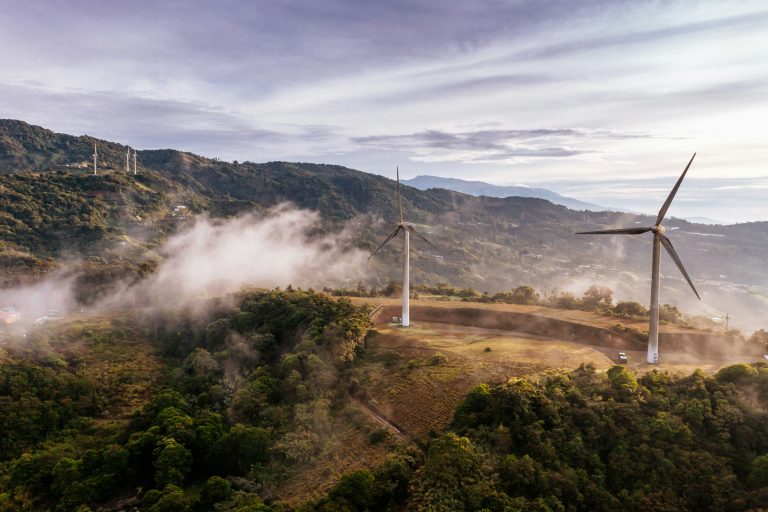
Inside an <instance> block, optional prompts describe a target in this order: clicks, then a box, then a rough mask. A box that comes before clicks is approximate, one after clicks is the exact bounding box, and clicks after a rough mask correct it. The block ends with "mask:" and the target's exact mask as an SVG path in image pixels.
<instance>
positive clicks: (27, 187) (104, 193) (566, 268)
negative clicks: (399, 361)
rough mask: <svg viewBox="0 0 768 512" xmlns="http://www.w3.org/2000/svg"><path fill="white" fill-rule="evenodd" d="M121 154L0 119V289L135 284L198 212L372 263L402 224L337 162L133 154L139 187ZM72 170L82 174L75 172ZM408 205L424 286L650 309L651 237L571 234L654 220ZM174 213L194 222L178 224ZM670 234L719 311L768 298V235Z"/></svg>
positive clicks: (389, 195)
mask: <svg viewBox="0 0 768 512" xmlns="http://www.w3.org/2000/svg"><path fill="white" fill-rule="evenodd" d="M94 142H95V143H96V144H98V147H99V161H100V163H99V168H100V171H99V173H98V175H96V176H94V175H93V173H92V170H91V169H89V168H88V167H87V164H88V161H89V159H91V158H92V157H91V154H92V151H93V143H94ZM8 148H10V149H11V150H9V149H8ZM126 149H127V146H126V145H123V144H119V143H114V142H109V141H101V140H98V139H94V138H93V137H89V136H81V137H75V136H71V135H66V134H55V133H54V132H52V131H50V130H46V129H45V128H41V127H35V126H33V125H28V124H27V123H24V122H19V121H0V191H2V193H3V194H4V197H5V198H6V199H7V200H6V201H4V202H3V203H2V204H1V205H0V269H2V270H3V273H2V277H3V279H2V283H0V286H2V285H3V283H5V285H7V284H9V283H13V282H17V281H18V280H19V279H22V277H21V276H22V275H25V276H30V275H31V276H39V275H43V274H45V273H47V272H49V271H50V270H51V269H52V268H56V267H57V266H60V265H61V262H62V261H64V259H66V258H68V257H70V256H71V255H75V256H76V257H77V258H80V259H84V260H86V261H89V262H91V263H89V265H91V267H94V268H97V269H103V272H104V273H105V277H104V279H107V278H109V276H117V275H122V274H121V273H122V272H123V271H125V272H128V273H129V274H131V275H134V276H136V278H139V277H141V276H143V275H145V274H146V273H147V272H151V271H152V268H154V265H156V264H157V261H158V260H157V258H159V257H161V256H158V255H157V254H156V252H155V249H156V248H157V247H158V246H159V245H160V244H162V242H163V241H164V240H166V239H167V238H168V237H169V236H171V235H172V234H173V233H175V232H176V231H178V230H180V229H184V226H187V225H188V223H189V222H190V221H191V220H192V218H193V217H194V216H195V215H198V214H204V215H207V216H209V217H211V218H213V219H217V218H218V219H226V218H230V217H235V216H238V215H242V214H246V213H250V212H259V215H268V212H269V211H270V210H271V209H272V208H273V207H275V206H277V205H279V204H282V203H286V202H289V203H292V204H294V205H296V206H297V207H299V208H302V209H306V210H313V211H316V212H317V213H318V214H319V217H320V219H321V221H322V225H321V227H319V228H318V229H319V230H320V231H322V232H326V233H329V232H339V231H341V230H344V229H349V230H350V232H351V233H353V235H354V236H353V237H352V238H351V239H353V240H355V242H354V245H355V246H356V247H357V248H358V249H362V250H364V251H370V250H372V249H373V248H374V247H376V246H378V244H379V243H381V241H382V240H383V239H384V238H385V237H386V236H387V234H388V233H389V232H390V231H391V227H390V226H391V225H392V224H393V223H396V222H397V213H396V212H397V206H396V183H395V182H394V180H392V179H389V178H385V177H382V176H377V175H375V174H371V173H367V172H363V171H359V170H354V169H349V168H346V167H343V166H338V165H330V164H313V163H296V162H267V163H253V162H241V163H232V162H224V161H221V160H216V159H211V158H206V157H203V156H199V155H195V154H192V153H188V152H183V151H177V150H173V149H161V150H140V151H138V168H139V172H138V174H137V175H133V174H132V173H126V172H125V170H124V169H125V151H126ZM77 162H83V163H84V164H85V165H86V167H71V166H69V167H68V165H71V164H73V163H77ZM402 197H403V206H404V210H405V214H406V220H408V221H409V222H414V223H416V224H418V225H419V227H420V229H419V230H420V232H422V233H424V234H425V236H426V237H427V238H429V239H430V241H431V242H432V243H434V244H435V245H436V247H438V249H437V250H433V249H431V248H429V247H422V246H421V245H420V244H419V243H418V241H416V243H415V244H413V251H414V252H413V254H412V259H411V262H412V265H413V268H412V271H413V276H414V279H417V280H418V281H419V282H424V283H432V284H437V283H441V282H447V283H452V284H455V285H459V286H464V287H472V288H475V289H477V290H481V291H488V292H490V293H493V292H496V291H501V290H505V289H506V290H508V289H512V288H514V287H516V286H518V285H520V284H530V285H533V286H536V287H538V288H540V289H547V290H549V289H552V288H557V289H560V290H563V289H571V288H573V289H574V290H578V288H576V287H577V286H581V287H582V291H583V289H585V288H586V286H585V285H584V284H578V283H585V284H587V285H588V284H589V283H591V282H603V283H608V284H610V286H611V287H613V288H614V290H615V291H616V293H617V295H618V296H621V297H623V298H632V299H633V300H641V301H643V302H645V300H646V298H647V295H646V291H645V289H644V287H645V286H646V281H645V275H646V274H647V266H648V263H649V258H650V256H649V254H648V250H647V244H646V243H644V240H643V239H642V237H624V239H622V240H617V239H616V238H615V237H576V236H574V235H573V233H575V232H577V231H587V230H590V229H598V228H602V227H623V226H632V225H634V224H644V225H647V223H649V222H652V220H653V219H652V218H651V217H650V216H644V215H636V214H632V213H625V212H610V211H602V212H590V214H586V213H585V212H579V211H574V210H570V209H568V208H566V207H565V206H561V205H556V204H553V203H552V202H550V201H547V200H545V199H539V198H526V197H507V198H497V197H487V196H473V195H469V194H464V193H460V192H456V191H451V190H447V189H436V188H433V189H428V190H419V189H417V188H414V187H411V186H408V185H407V184H404V186H403V187H402ZM178 205H183V206H186V207H187V210H186V211H188V212H189V213H190V214H191V215H189V216H183V215H182V216H176V215H174V209H175V208H176V207H177V206H178ZM666 226H667V228H668V229H670V230H672V231H674V235H673V236H674V242H675V244H676V247H677V248H678V251H679V252H680V255H681V258H682V259H683V260H684V261H685V264H686V268H687V269H688V270H689V273H690V274H691V275H692V277H693V279H694V280H695V281H696V282H697V286H698V285H699V283H701V286H702V288H703V289H704V291H705V293H707V291H708V290H709V291H711V292H715V291H717V293H716V294H713V296H714V297H715V298H717V297H719V296H720V295H722V292H721V290H724V289H725V290H730V289H732V290H734V291H733V293H734V294H735V295H733V297H730V296H729V297H730V298H726V297H725V295H723V298H722V299H718V300H719V302H715V303H714V304H713V306H714V307H716V308H718V309H719V310H720V311H725V310H726V308H729V310H730V311H731V313H732V314H731V316H732V317H733V316H734V314H735V309H734V307H735V306H733V304H734V303H738V302H739V301H742V302H750V301H758V302H759V303H760V304H762V301H763V299H762V298H761V297H763V296H766V297H768V279H766V275H765V273H764V272H763V271H762V268H763V255H764V254H765V252H767V251H768V223H765V222H763V223H759V222H757V223H747V224H738V225H732V226H709V225H702V224H692V223H690V222H687V221H685V220H681V219H675V218H672V219H669V220H668V221H667V223H666ZM712 235H715V236H712ZM126 240H128V242H127V245H125V244H123V242H125V241H126ZM395 245H397V244H395ZM126 247H129V248H130V250H127V249H126ZM735 247H738V258H735V257H734V255H735V254H736V252H735V249H734V248H735ZM398 251H399V247H396V246H392V247H390V246H388V247H385V248H384V249H383V251H382V254H381V255H380V256H377V257H376V258H373V259H372V260H370V262H371V263H370V264H371V265H372V266H371V269H370V271H369V276H368V279H370V280H371V283H370V284H372V285H375V286H385V285H386V284H387V282H388V281H389V280H396V279H398V278H399V273H400V268H399V258H398V257H397V253H398ZM68 255H69V256H68ZM666 265H667V263H664V264H663V266H664V267H665V268H666ZM663 271H664V270H663ZM722 276H727V277H725V278H724V277H722ZM684 284H685V283H684V282H682V281H680V282H678V281H677V280H676V279H675V277H674V275H673V274H672V273H670V276H669V277H668V278H667V279H665V280H664V286H665V288H666V289H671V290H672V291H673V292H674V293H673V294H672V295H668V299H664V300H669V301H681V302H682V303H683V304H684V305H685V306H686V307H691V308H694V307H696V305H695V304H693V303H690V304H689V303H687V302H686V301H687V300H688V299H689V297H688V296H687V293H688V292H687V289H686V288H685V287H684V286H682V285H684ZM749 287H752V288H749ZM579 293H580V292H579ZM667 293H670V292H667ZM750 304H751V302H750ZM681 305H682V304H681ZM752 310H754V308H752Z"/></svg>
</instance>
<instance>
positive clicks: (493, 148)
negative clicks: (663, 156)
mask: <svg viewBox="0 0 768 512" xmlns="http://www.w3.org/2000/svg"><path fill="white" fill-rule="evenodd" d="M646 137H649V135H646V134H630V133H619V132H614V131H609V130H586V129H576V128H556V129H546V128H541V129H532V130H503V129H498V130H477V131H463V132H447V131H441V130H428V131H424V132H417V133H411V134H405V135H371V136H367V137H353V138H352V141H353V142H355V143H358V144H361V145H363V146H369V147H375V148H379V149H388V150H395V151H405V150H410V151H412V152H413V153H415V155H416V156H415V157H414V160H416V161H421V162H440V161H453V162H464V163H486V162H509V163H513V162H517V161H520V160H529V159H536V158H569V157H574V156H579V155H586V154H595V153H600V150H598V149H593V148H592V149H591V148H589V147H586V146H588V144H589V142H590V141H591V140H592V139H629V138H646ZM574 145H579V146H583V147H580V148H576V147H574Z"/></svg>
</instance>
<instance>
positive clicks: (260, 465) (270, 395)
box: [0, 291, 768, 512]
mask: <svg viewBox="0 0 768 512" xmlns="http://www.w3.org/2000/svg"><path fill="white" fill-rule="evenodd" d="M207 311H208V313H207V314H204V315H200V314H195V315H192V316H179V315H173V316H172V317H166V316H162V315H157V314H154V313H146V314H148V315H149V316H141V317H120V316H113V317H109V318H106V317H105V318H74V319H71V320H68V321H67V322H66V323H64V324H58V325H56V326H49V327H46V328H43V329H38V330H36V331H34V332H33V333H30V334H29V336H28V337H27V338H20V337H17V338H8V339H6V340H5V342H4V344H3V346H2V347H0V419H1V420H0V447H2V451H1V452H0V453H2V460H0V510H7V511H11V510H61V511H70V510H72V511H75V510H77V511H80V512H84V511H87V510H134V509H138V510H142V511H152V512H160V511H188V512H191V511H193V510H201V511H203V510H214V509H215V510H219V511H267V512H268V511H287V510H302V511H326V512H327V511H336V510H340V511H352V512H354V511H359V512H362V511H367V510H371V511H400V510H413V511H445V512H448V511H462V510H466V511H471V510H487V511H492V512H506V511H517V510H519V511H565V510H569V511H570V510H573V511H580V510H584V511H598V510H605V511H610V510H637V511H644V510H690V511H700V510H712V511H723V510H733V511H747V510H753V511H757V510H761V507H762V506H764V504H765V503H766V499H768V413H767V412H766V405H768V366H766V365H765V364H760V363H758V364H754V365H744V364H742V365H736V366H731V367H726V368H724V369H723V370H721V371H720V372H719V373H717V374H716V375H706V374H704V373H703V372H701V371H696V372H694V373H693V374H692V375H688V376H682V377H680V376H678V377H673V376H670V375H669V374H666V373H663V372H656V371H652V372H649V373H646V374H644V375H636V374H634V373H632V372H630V371H628V370H627V369H626V368H624V367H619V366H616V367H613V368H611V369H610V370H609V371H608V372H607V373H606V372H597V371H595V369H594V368H593V367H590V366H582V367H581V368H579V369H578V370H576V371H574V372H570V373H568V372H560V371H550V372H544V373H540V374H538V375H529V376H527V377H525V378H512V379H511V380H509V381H508V382H507V383H504V384H495V385H487V384H482V385H479V386H477V387H476V388H475V389H474V390H472V391H471V392H470V393H469V395H468V396H467V397H466V399H465V400H464V402H463V403H462V404H461V405H460V406H459V407H458V409H457V410H456V412H455V415H454V419H453V422H452V423H451V424H450V425H449V426H448V427H447V429H446V430H445V431H433V432H432V434H431V438H430V440H429V441H428V444H427V445H414V444H412V443H408V442H407V440H405V439H400V440H398V439H396V438H395V437H394V436H393V435H392V433H391V432H389V431H387V430H385V429H382V428H375V427H374V425H375V424H376V423H375V422H372V421H371V419H370V418H366V416H365V415H364V414H363V413H362V409H361V406H360V402H359V401H358V398H357V397H359V396H364V395H365V388H366V386H367V385H368V378H369V377H366V375H368V371H367V370H365V369H366V368H371V366H370V365H371V364H372V363H376V364H380V363H381V362H382V361H384V362H385V364H392V362H393V361H392V358H385V357H384V356H385V355H384V354H380V355H377V356H373V355H372V354H369V353H368V350H367V349H366V337H367V333H368V329H369V328H370V320H369V318H368V313H369V312H368V311H367V310H366V309H365V308H358V307H355V306H353V305H352V304H350V303H349V302H347V301H344V300H340V301H339V300H334V299H332V298H330V297H328V296H326V295H323V294H316V293H314V292H305V291H251V292H244V293H242V294H239V295H237V296H236V297H233V298H232V301H215V302H212V303H210V304H209V308H208V309H207ZM392 355H393V356H394V354H392ZM374 357H376V358H383V359H381V360H380V361H379V360H378V359H372V358H374ZM440 357H442V356H436V357H435V358H433V359H434V361H433V362H432V363H429V364H438V365H439V364H442V363H441V360H444V357H443V358H442V359H440ZM395 359H396V358H395ZM408 364H411V363H410V362H409V363H408ZM404 368H405V366H404ZM350 460H354V461H357V462H356V463H355V464H354V465H352V466H351V467H350V466H349V465H348V464H349V461H350ZM344 461H347V462H344ZM341 463H343V464H341ZM361 464H362V467H361ZM345 468H346V469H345ZM323 482H330V483H332V485H331V486H330V487H328V486H327V485H325V484H323ZM334 482H335V483H334ZM317 485H320V487H319V488H318V487H317ZM323 485H325V487H323ZM313 489H314V490H313ZM318 491H319V492H320V494H319V495H318V494H317V493H318ZM297 493H298V494H297ZM313 495H314V497H313Z"/></svg>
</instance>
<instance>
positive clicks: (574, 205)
mask: <svg viewBox="0 0 768 512" xmlns="http://www.w3.org/2000/svg"><path fill="white" fill-rule="evenodd" d="M402 183H404V184H406V185H410V186H412V187H415V188H418V189H420V190H427V189H430V188H445V189H448V190H455V191H456V192H462V193H464V194H470V195H473V196H488V197H536V198H539V199H546V200H547V201H549V202H551V203H554V204H560V205H563V206H566V207H568V208H570V209H572V210H591V211H597V212H600V211H605V210H615V208H606V207H604V206H600V205H598V204H593V203H587V202H584V201H579V200H578V199H574V198H572V197H565V196H562V195H560V194H558V193H557V192H553V191H551V190H547V189H545V188H537V187H526V186H523V185H493V184H491V183H485V182H484V181H469V180H461V179H458V178H443V177H440V176H416V177H415V178H411V179H409V180H402Z"/></svg>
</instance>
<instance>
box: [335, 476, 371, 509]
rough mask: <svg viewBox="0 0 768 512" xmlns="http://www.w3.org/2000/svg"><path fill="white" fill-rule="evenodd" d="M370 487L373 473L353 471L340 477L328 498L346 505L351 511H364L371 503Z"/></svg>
mask: <svg viewBox="0 0 768 512" xmlns="http://www.w3.org/2000/svg"><path fill="white" fill-rule="evenodd" d="M372 489H373V474H372V473H371V472H370V471H366V470H362V471H354V472H352V473H347V474H346V475H344V476H342V477H341V479H340V480H339V482H338V483H337V484H336V486H335V487H334V488H333V490H331V492H330V494H329V498H330V499H331V500H333V501H335V502H339V503H340V504H344V505H347V506H348V507H349V510H350V511H351V512H364V511H366V510H368V507H369V506H370V505H371V502H372V498H373V493H372Z"/></svg>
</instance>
